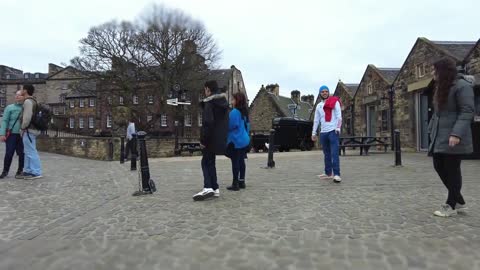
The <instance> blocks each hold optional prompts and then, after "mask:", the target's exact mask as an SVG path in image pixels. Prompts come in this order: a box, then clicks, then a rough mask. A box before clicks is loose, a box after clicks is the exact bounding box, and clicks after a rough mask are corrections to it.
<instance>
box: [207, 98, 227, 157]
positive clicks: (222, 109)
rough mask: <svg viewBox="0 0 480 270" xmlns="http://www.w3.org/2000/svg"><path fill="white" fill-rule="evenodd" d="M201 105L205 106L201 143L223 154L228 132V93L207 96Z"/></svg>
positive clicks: (211, 150)
mask: <svg viewBox="0 0 480 270" xmlns="http://www.w3.org/2000/svg"><path fill="white" fill-rule="evenodd" d="M200 105H201V106H202V108H203V112H202V129H201V131H200V143H201V144H203V145H204V146H205V148H206V150H207V151H209V152H213V153H215V154H217V155H223V154H224V153H225V149H226V147H227V134H228V112H229V107H228V102H227V99H226V94H225V93H221V94H213V95H211V96H209V97H207V98H205V99H204V100H203V101H202V102H201V103H200Z"/></svg>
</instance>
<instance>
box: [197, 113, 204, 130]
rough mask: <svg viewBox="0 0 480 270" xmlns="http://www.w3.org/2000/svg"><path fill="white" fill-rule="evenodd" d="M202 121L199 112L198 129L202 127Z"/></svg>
mask: <svg viewBox="0 0 480 270" xmlns="http://www.w3.org/2000/svg"><path fill="white" fill-rule="evenodd" d="M202 120H203V117H202V112H199V113H198V126H199V127H201V126H202Z"/></svg>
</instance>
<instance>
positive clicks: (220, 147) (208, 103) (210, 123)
mask: <svg viewBox="0 0 480 270" xmlns="http://www.w3.org/2000/svg"><path fill="white" fill-rule="evenodd" d="M204 91H205V96H206V98H205V99H203V101H202V102H201V103H200V105H201V106H202V108H203V111H202V128H201V130H200V146H201V147H202V172H203V189H202V191H200V192H198V193H197V194H195V195H193V200H195V201H203V200H205V199H208V198H210V197H213V196H215V197H219V196H220V190H219V186H218V182H217V169H216V167H215V158H216V155H224V154H225V148H226V145H227V133H228V102H227V98H226V96H227V95H226V94H225V93H220V89H219V88H218V84H217V81H207V82H206V83H205V85H204Z"/></svg>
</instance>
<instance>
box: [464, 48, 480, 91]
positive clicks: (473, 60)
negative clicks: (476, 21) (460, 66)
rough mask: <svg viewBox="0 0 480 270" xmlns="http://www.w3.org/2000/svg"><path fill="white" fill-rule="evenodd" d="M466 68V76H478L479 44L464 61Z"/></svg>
mask: <svg viewBox="0 0 480 270" xmlns="http://www.w3.org/2000/svg"><path fill="white" fill-rule="evenodd" d="M466 67H467V72H468V74H480V43H477V46H476V47H475V48H474V50H473V52H472V53H471V54H470V55H469V57H468V58H467V59H466ZM477 84H478V82H477Z"/></svg>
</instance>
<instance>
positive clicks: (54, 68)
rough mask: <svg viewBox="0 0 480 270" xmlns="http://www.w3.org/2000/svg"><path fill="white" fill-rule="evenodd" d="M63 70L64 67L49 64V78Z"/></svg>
mask: <svg viewBox="0 0 480 270" xmlns="http://www.w3.org/2000/svg"><path fill="white" fill-rule="evenodd" d="M62 69H63V67H61V66H57V65H55V64H52V63H49V64H48V76H51V75H52V74H55V73H57V72H59V71H60V70H62Z"/></svg>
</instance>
